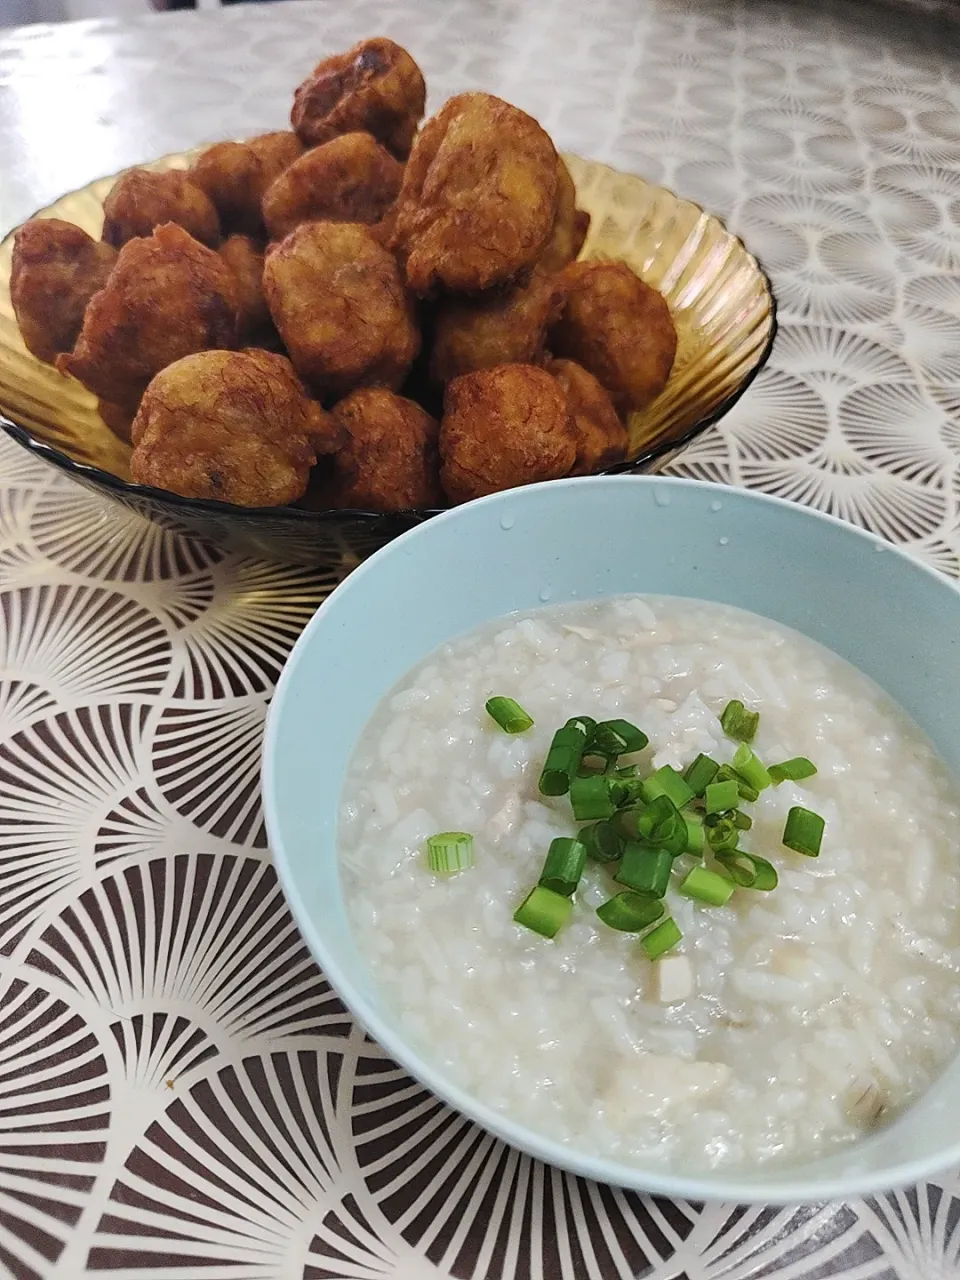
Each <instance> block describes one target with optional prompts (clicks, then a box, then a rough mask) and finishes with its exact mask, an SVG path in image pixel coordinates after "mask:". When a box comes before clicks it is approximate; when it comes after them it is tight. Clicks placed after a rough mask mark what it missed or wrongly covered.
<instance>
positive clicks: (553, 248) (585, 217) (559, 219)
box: [537, 156, 590, 271]
mask: <svg viewBox="0 0 960 1280" xmlns="http://www.w3.org/2000/svg"><path fill="white" fill-rule="evenodd" d="M589 228H590V215H589V213H584V211H583V210H582V209H578V208H577V189H576V187H575V186H574V185H573V178H571V176H570V170H569V169H568V168H567V166H566V164H565V163H564V161H563V159H562V158H561V157H559V156H558V157H557V209H556V213H555V214H554V215H553V227H552V228H551V230H550V238H549V240H548V241H547V243H546V246H545V247H544V250H543V252H542V253H541V255H540V257H539V258H538V259H537V266H538V267H539V268H540V270H541V271H561V270H562V269H563V268H564V267H565V266H566V265H567V263H569V262H573V261H575V259H576V257H577V254H578V253H579V252H580V250H581V249H582V248H583V242H584V240H586V238H587V231H588V230H589Z"/></svg>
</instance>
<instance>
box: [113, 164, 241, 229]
mask: <svg viewBox="0 0 960 1280" xmlns="http://www.w3.org/2000/svg"><path fill="white" fill-rule="evenodd" d="M166 222H175V223H176V224H177V226H180V227H183V229H184V230H185V231H189V232H190V234H191V235H192V236H193V238H194V240H199V241H200V243H201V244H205V245H209V246H210V247H211V248H216V246H217V245H218V244H219V243H220V219H219V217H218V216H217V211H216V209H215V208H214V206H213V202H212V201H211V200H210V197H209V196H208V195H207V194H206V192H205V191H201V190H200V188H199V187H198V186H196V185H195V184H194V183H193V182H191V181H190V176H189V174H186V173H183V172H182V171H181V170H179V169H170V170H169V171H168V172H167V173H152V172H151V171H150V170H149V169H130V170H129V171H128V172H127V173H124V174H121V175H120V177H119V178H118V179H117V180H116V182H115V183H114V184H113V186H112V187H111V188H110V193H109V195H108V196H107V198H106V200H104V202H103V239H104V240H105V241H106V242H107V244H112V245H114V246H115V247H116V248H118V249H119V248H120V247H121V245H125V244H126V243H127V241H128V240H133V239H134V238H135V237H137V236H148V235H150V234H151V232H153V231H154V229H155V228H156V227H160V226H163V224H164V223H166Z"/></svg>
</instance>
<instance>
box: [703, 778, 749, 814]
mask: <svg viewBox="0 0 960 1280" xmlns="http://www.w3.org/2000/svg"><path fill="white" fill-rule="evenodd" d="M703 798H704V805H705V808H706V811H707V813H726V811H727V810H728V809H735V808H736V807H737V804H738V803H739V801H740V789H739V787H738V786H737V780H736V778H729V779H728V780H727V781H725V782H710V783H708V784H707V788H706V790H705V791H704V793H703Z"/></svg>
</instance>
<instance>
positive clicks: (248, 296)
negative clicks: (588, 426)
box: [218, 235, 273, 342]
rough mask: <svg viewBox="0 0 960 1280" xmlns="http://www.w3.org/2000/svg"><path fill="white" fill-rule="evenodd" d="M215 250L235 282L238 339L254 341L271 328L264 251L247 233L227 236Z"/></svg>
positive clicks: (267, 333) (266, 334) (263, 335)
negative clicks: (264, 276)
mask: <svg viewBox="0 0 960 1280" xmlns="http://www.w3.org/2000/svg"><path fill="white" fill-rule="evenodd" d="M218 253H219V254H220V257H221V258H222V259H223V260H224V262H225V263H226V264H227V266H228V267H229V268H230V270H231V271H232V272H233V278H234V280H235V281H236V282H237V302H238V308H237V323H238V331H239V338H240V341H241V342H253V341H254V339H256V338H263V337H266V336H268V335H270V334H271V333H272V331H273V322H272V320H271V319H270V311H269V308H268V307H267V300H266V298H265V297H264V294H263V250H262V249H261V248H260V246H259V245H258V244H257V242H256V241H255V240H252V239H251V238H250V236H241V235H234V236H228V237H227V239H226V240H224V242H223V244H222V245H221V246H220V248H219V250H218Z"/></svg>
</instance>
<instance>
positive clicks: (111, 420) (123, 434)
mask: <svg viewBox="0 0 960 1280" xmlns="http://www.w3.org/2000/svg"><path fill="white" fill-rule="evenodd" d="M139 407H140V406H139V401H134V402H133V403H131V404H113V403H111V402H110V401H109V400H98V401H97V413H99V415H100V417H101V418H102V419H103V421H104V422H105V423H106V424H107V426H108V427H109V428H110V430H111V431H112V432H113V434H114V435H115V436H116V437H117V438H118V439H120V440H124V441H126V443H127V444H129V443H130V439H131V436H130V432H131V428H132V427H133V420H134V418H135V417H136V416H137V409H138V408H139Z"/></svg>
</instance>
